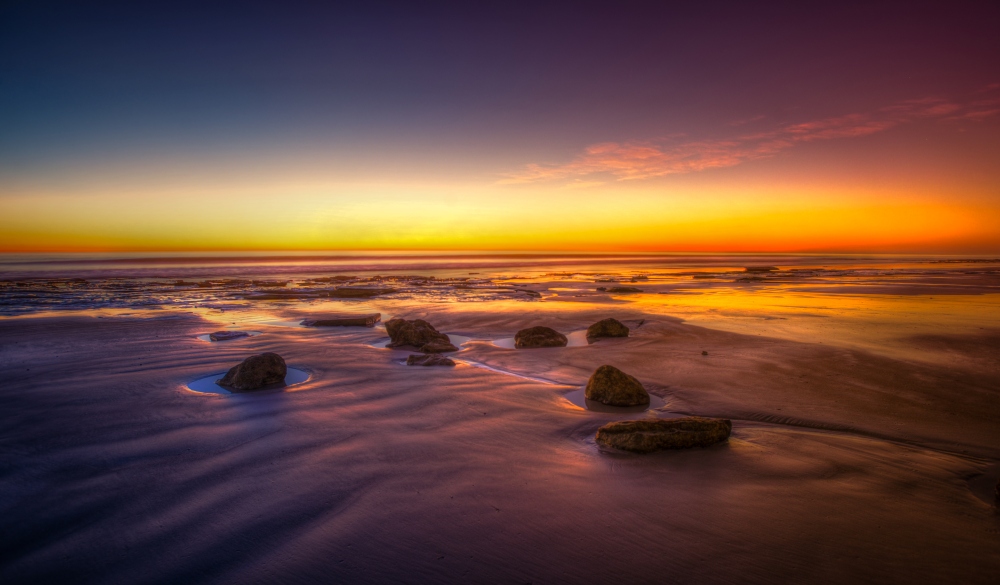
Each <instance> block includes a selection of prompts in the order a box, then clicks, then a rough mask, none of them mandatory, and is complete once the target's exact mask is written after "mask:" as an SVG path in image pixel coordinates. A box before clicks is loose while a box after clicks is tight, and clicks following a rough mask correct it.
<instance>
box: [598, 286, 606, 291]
mask: <svg viewBox="0 0 1000 585" xmlns="http://www.w3.org/2000/svg"><path fill="white" fill-rule="evenodd" d="M606 290H608V287H606V286H599V287H597V291H598V292H604V291H606Z"/></svg>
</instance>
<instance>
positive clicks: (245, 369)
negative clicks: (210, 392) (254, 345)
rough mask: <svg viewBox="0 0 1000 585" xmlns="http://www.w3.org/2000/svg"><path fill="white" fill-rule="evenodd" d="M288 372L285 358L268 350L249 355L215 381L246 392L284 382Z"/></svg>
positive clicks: (220, 384)
mask: <svg viewBox="0 0 1000 585" xmlns="http://www.w3.org/2000/svg"><path fill="white" fill-rule="evenodd" d="M286 373H288V368H287V367H286V366H285V360H284V359H283V358H282V357H281V356H280V355H278V354H276V353H271V352H268V353H262V354H260V355H252V356H250V357H248V358H247V359H245V360H243V361H242V362H240V364H239V365H236V366H233V367H232V368H231V369H230V370H229V371H228V372H226V375H225V376H223V377H222V379H221V380H216V381H215V383H216V384H218V385H219V386H225V387H227V388H231V389H233V390H238V391H243V392H245V391H247V390H257V389H259V388H263V387H264V386H269V385H271V384H278V383H281V382H284V381H285V374H286Z"/></svg>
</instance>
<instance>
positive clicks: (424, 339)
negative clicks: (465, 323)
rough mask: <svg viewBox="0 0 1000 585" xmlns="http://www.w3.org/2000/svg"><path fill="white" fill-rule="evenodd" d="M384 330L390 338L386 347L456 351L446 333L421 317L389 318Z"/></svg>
mask: <svg viewBox="0 0 1000 585" xmlns="http://www.w3.org/2000/svg"><path fill="white" fill-rule="evenodd" d="M385 330H386V332H387V333H388V334H389V339H390V340H391V341H390V342H389V343H388V344H387V345H386V347H404V346H408V347H415V348H417V349H418V350H419V351H422V352H424V353H445V352H449V351H458V348H457V347H455V346H454V345H452V344H451V339H449V338H448V336H447V335H445V334H444V333H441V332H439V331H438V330H437V329H435V328H434V326H433V325H431V324H430V323H428V322H427V321H424V320H423V319H414V320H413V321H407V320H406V319H389V320H388V321H386V323H385Z"/></svg>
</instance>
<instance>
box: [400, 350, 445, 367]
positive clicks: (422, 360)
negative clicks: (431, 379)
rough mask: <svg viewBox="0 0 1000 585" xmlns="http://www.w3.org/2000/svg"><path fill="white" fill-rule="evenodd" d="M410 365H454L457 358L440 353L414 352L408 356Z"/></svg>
mask: <svg viewBox="0 0 1000 585" xmlns="http://www.w3.org/2000/svg"><path fill="white" fill-rule="evenodd" d="M406 365H408V366H454V365H455V360H453V359H451V358H448V357H445V356H443V355H440V354H436V353H431V354H424V355H421V354H414V355H411V356H409V357H407V358H406Z"/></svg>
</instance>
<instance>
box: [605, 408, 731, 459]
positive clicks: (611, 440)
mask: <svg viewBox="0 0 1000 585" xmlns="http://www.w3.org/2000/svg"><path fill="white" fill-rule="evenodd" d="M732 429H733V423H732V422H730V421H729V420H727V419H720V418H703V417H700V416H689V417H685V418H675V419H653V420H623V421H618V422H613V423H608V424H606V425H604V426H603V427H601V428H599V429H597V442H598V443H599V444H601V445H604V446H605V447H613V448H615V449H621V450H623V451H632V452H634V453H649V452H651V451H659V450H660V449H689V448H691V447H708V446H709V445H714V444H716V443H721V442H722V441H725V440H726V439H728V438H729V433H730V432H731V431H732Z"/></svg>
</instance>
